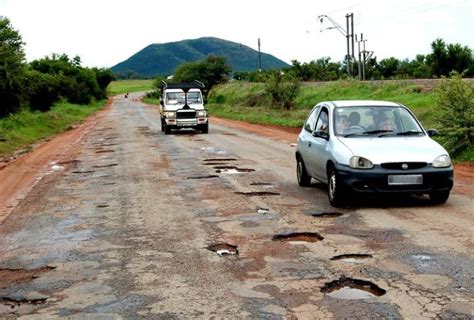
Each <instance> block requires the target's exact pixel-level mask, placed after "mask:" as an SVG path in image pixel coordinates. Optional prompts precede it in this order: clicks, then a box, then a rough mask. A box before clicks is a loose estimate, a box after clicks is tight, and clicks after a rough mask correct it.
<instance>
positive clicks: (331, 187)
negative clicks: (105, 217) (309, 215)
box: [328, 168, 344, 207]
mask: <svg viewBox="0 0 474 320" xmlns="http://www.w3.org/2000/svg"><path fill="white" fill-rule="evenodd" d="M343 197H344V194H343V192H342V191H341V188H340V187H339V186H338V181H337V171H336V169H335V168H331V169H329V172H328V198H329V203H330V204H331V205H332V206H333V207H339V206H341V205H342V204H343Z"/></svg>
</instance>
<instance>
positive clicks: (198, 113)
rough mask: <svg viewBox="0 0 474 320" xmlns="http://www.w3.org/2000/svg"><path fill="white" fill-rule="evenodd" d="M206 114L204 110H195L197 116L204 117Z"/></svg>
mask: <svg viewBox="0 0 474 320" xmlns="http://www.w3.org/2000/svg"><path fill="white" fill-rule="evenodd" d="M206 115H207V114H206V111H198V112H197V116H198V117H205V116H206Z"/></svg>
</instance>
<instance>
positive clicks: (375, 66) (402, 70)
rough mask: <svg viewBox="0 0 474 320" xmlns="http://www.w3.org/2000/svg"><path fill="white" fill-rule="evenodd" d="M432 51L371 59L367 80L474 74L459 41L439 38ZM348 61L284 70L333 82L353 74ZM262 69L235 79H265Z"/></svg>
mask: <svg viewBox="0 0 474 320" xmlns="http://www.w3.org/2000/svg"><path fill="white" fill-rule="evenodd" d="M431 49H432V52H431V53H430V54H427V55H422V54H419V55H417V56H416V57H415V59H412V60H409V59H404V60H400V59H397V58H394V57H390V58H386V59H382V60H380V61H377V58H372V59H369V60H368V61H367V63H366V66H365V74H366V79H369V80H383V79H428V78H440V77H443V76H449V75H450V73H451V72H453V71H454V72H457V73H459V74H462V75H463V76H464V77H474V55H473V51H472V50H471V49H470V48H469V47H467V46H462V45H460V44H457V43H456V44H447V43H446V42H445V41H444V40H443V39H436V40H435V41H433V42H432V43H431ZM346 67H347V65H346V62H332V61H331V59H330V58H328V57H323V58H319V59H317V60H314V61H311V62H309V63H306V62H304V63H301V62H299V61H297V60H293V61H292V62H291V66H290V67H288V68H284V69H282V70H281V71H282V72H284V73H285V74H288V76H289V77H291V76H293V77H296V78H297V79H298V80H300V81H334V80H339V79H344V78H347V77H350V76H348V75H347V71H346V69H347V68H346ZM358 71H359V70H358V65H357V64H355V65H354V75H353V77H356V76H357V74H358ZM272 72H275V70H267V71H263V72H258V71H252V72H236V73H234V78H235V79H237V80H247V81H251V82H263V81H264V79H266V77H267V73H272Z"/></svg>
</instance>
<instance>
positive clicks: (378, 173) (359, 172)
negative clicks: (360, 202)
mask: <svg viewBox="0 0 474 320" xmlns="http://www.w3.org/2000/svg"><path fill="white" fill-rule="evenodd" d="M336 169H337V172H338V175H337V184H338V185H339V187H340V188H341V189H343V190H346V191H352V192H359V193H417V194H425V193H431V192H439V191H450V190H451V189H452V187H453V168H452V167H449V168H433V167H432V166H431V165H427V166H426V167H424V168H421V169H414V170H390V169H384V168H382V167H381V166H377V165H376V166H374V168H372V169H352V168H350V167H348V166H343V165H337V166H336ZM399 175H421V176H422V177H423V178H422V183H420V184H396V185H391V184H389V182H388V181H389V176H399Z"/></svg>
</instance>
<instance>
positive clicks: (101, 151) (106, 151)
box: [95, 149, 115, 153]
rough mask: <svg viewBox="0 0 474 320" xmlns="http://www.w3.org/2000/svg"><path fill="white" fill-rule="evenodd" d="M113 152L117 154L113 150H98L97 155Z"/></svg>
mask: <svg viewBox="0 0 474 320" xmlns="http://www.w3.org/2000/svg"><path fill="white" fill-rule="evenodd" d="M111 152H115V150H112V149H105V150H97V151H96V152H95V153H111Z"/></svg>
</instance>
